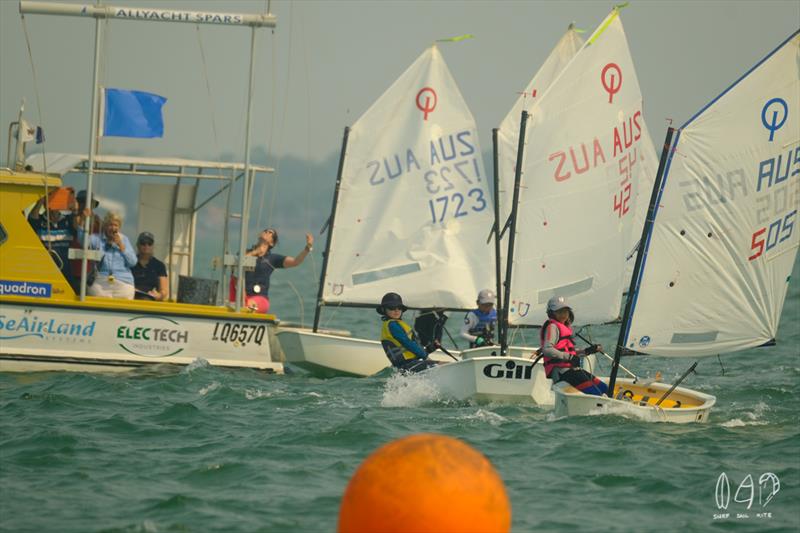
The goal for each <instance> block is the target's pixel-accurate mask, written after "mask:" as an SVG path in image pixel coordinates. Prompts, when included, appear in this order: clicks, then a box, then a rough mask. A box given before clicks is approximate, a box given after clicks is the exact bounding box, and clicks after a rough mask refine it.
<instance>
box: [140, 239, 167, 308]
mask: <svg viewBox="0 0 800 533" xmlns="http://www.w3.org/2000/svg"><path fill="white" fill-rule="evenodd" d="M155 242H156V241H155V237H154V236H153V234H152V233H150V232H149V231H143V232H141V233H140V234H139V237H138V238H137V239H136V251H137V254H136V257H138V258H139V260H138V261H137V262H136V264H135V265H134V266H133V268H132V269H131V270H132V272H133V286H134V287H135V288H136V296H135V299H137V300H157V301H162V300H166V299H167V296H168V295H169V284H168V279H167V267H166V265H164V263H162V262H161V261H159V260H158V259H156V258H155V257H153V245H154V244H155Z"/></svg>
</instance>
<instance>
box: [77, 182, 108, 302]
mask: <svg viewBox="0 0 800 533" xmlns="http://www.w3.org/2000/svg"><path fill="white" fill-rule="evenodd" d="M75 200H76V201H77V202H78V209H77V211H76V213H75V238H74V239H72V243H70V248H74V249H79V250H82V249H83V241H82V239H80V238H79V237H78V236H79V235H83V229H84V228H83V223H84V220H85V219H86V217H87V216H91V227H90V228H89V234H93V233H100V227H101V226H102V225H103V223H102V221H101V220H100V217H99V216H97V214H96V213H94V210H95V209H97V206H98V205H100V202H99V200H98V199H97V195H94V194H93V195H92V208H91V209H88V208H87V207H86V190H80V191H78V194H76V195H75ZM70 265H71V270H72V280H73V282H74V283H73V286H72V288H73V289H75V292H76V293H79V292H80V290H81V289H80V279H81V260H80V259H72V260H70ZM96 268H97V265H96V264H95V262H94V261H89V263H88V268H87V272H88V273H89V276H88V279H87V281H86V286H87V287H88V286H90V285H91V284H92V283H94V278H93V277H92V276H93V275H94V272H95V270H96Z"/></svg>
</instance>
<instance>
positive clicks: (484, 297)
mask: <svg viewBox="0 0 800 533" xmlns="http://www.w3.org/2000/svg"><path fill="white" fill-rule="evenodd" d="M493 303H497V297H496V296H495V294H494V291H493V290H492V289H483V290H482V291H481V292H479V293H478V305H480V304H493Z"/></svg>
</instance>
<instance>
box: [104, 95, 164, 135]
mask: <svg viewBox="0 0 800 533" xmlns="http://www.w3.org/2000/svg"><path fill="white" fill-rule="evenodd" d="M104 93H105V94H104V103H105V113H104V115H103V127H102V128H101V130H102V135H104V136H106V137H140V138H152V137H163V136H164V117H163V116H162V114H161V108H162V107H163V106H164V103H165V102H166V101H167V99H166V98H164V97H163V96H159V95H157V94H153V93H146V92H144V91H130V90H127V89H104Z"/></svg>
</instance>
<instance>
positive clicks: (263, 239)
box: [230, 228, 314, 313]
mask: <svg viewBox="0 0 800 533" xmlns="http://www.w3.org/2000/svg"><path fill="white" fill-rule="evenodd" d="M276 246H278V230H276V229H273V228H267V229H265V230H264V231H262V232H261V234H260V235H259V237H258V242H257V243H256V245H255V246H253V247H252V248H250V249H249V250H248V251H247V253H246V255H249V256H253V257H255V258H256V267H255V269H254V270H253V271H252V272H245V275H244V288H245V294H246V297H245V305H246V306H247V307H248V308H250V309H252V310H253V311H255V312H257V313H267V312H269V295H268V294H269V280H270V277H271V276H272V273H273V272H274V271H275V269H276V268H292V267H296V266H300V265H301V264H302V263H303V261H305V259H306V257H308V254H310V253H311V250H313V249H314V236H313V235H311V234H310V233H306V246H305V248H303V249H302V250H300V253H299V254H297V255H296V256H291V255H280V254H276V253H273V252H272V249H273V248H275V247H276ZM235 283H236V278H231V289H232V290H231V291H230V294H231V299H235V298H236V292H235V290H234V288H235V286H236V285H235Z"/></svg>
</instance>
